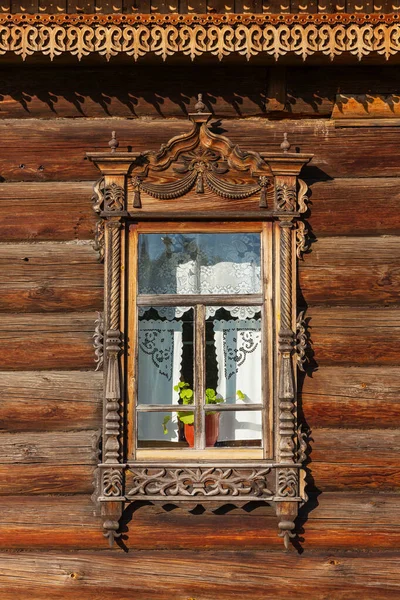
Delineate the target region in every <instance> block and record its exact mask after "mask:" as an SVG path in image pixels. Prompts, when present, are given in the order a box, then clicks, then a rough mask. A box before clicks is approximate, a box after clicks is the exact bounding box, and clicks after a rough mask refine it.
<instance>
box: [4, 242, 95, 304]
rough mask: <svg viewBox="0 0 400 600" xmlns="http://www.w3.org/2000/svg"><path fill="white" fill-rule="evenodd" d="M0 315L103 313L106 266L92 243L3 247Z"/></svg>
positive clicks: (11, 245) (12, 245)
mask: <svg viewBox="0 0 400 600" xmlns="http://www.w3.org/2000/svg"><path fill="white" fill-rule="evenodd" d="M0 268H1V270H2V282H1V285H0V311H1V310H11V311H13V312H17V311H18V312H25V311H27V312H35V311H47V310H48V311H60V312H61V311H63V310H69V311H73V310H81V311H83V310H91V309H94V310H96V309H97V310H101V309H102V307H103V278H104V275H103V272H104V270H103V266H102V265H101V264H99V262H98V255H97V253H96V252H95V251H94V250H93V244H92V243H91V242H84V241H78V242H72V243H71V242H70V243H65V244H59V243H57V244H50V243H36V244H0Z"/></svg>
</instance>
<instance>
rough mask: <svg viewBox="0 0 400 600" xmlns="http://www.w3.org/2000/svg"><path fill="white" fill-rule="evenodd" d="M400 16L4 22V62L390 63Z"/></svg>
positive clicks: (0, 27) (0, 39) (25, 18)
mask: <svg viewBox="0 0 400 600" xmlns="http://www.w3.org/2000/svg"><path fill="white" fill-rule="evenodd" d="M399 23H400V16H399V15H397V14H389V15H384V14H379V15H378V14H373V15H358V14H352V15H346V14H343V15H342V14H319V15H309V14H304V15H303V14H301V15H282V14H281V15H251V14H249V15H247V14H246V15H243V14H242V15H239V14H225V15H194V14H193V15H180V14H170V15H158V14H157V15H143V14H140V15H137V14H136V15H135V14H133V15H122V14H114V15H67V14H65V15H26V14H18V15H12V14H7V15H1V16H0V54H5V53H6V52H13V53H14V54H16V55H19V56H21V57H22V59H23V60H25V59H26V58H27V57H28V56H31V55H33V54H43V55H46V56H49V57H50V59H51V60H53V59H54V58H55V57H56V56H59V55H61V54H70V55H72V56H76V57H77V58H78V59H79V60H81V59H82V58H83V57H85V56H88V55H90V54H99V55H101V56H105V58H106V59H107V60H109V59H110V58H111V57H113V56H117V55H119V54H124V55H127V56H131V57H132V58H133V60H135V61H136V60H138V59H139V58H141V57H143V56H145V55H147V54H154V55H157V56H161V57H162V59H163V60H166V59H167V58H168V57H169V56H172V55H174V54H176V53H181V54H184V55H186V56H189V57H190V58H191V59H192V60H194V59H195V58H196V57H199V56H201V55H203V54H211V55H215V56H217V57H218V59H219V60H222V59H223V58H224V57H225V56H228V55H231V54H238V55H242V56H245V57H246V58H247V59H248V60H249V59H250V58H251V57H253V56H256V55H258V54H264V55H265V56H270V57H273V58H275V60H278V59H279V58H281V57H283V56H285V55H287V54H289V55H298V56H301V57H302V58H303V60H306V59H307V58H308V57H310V56H312V55H314V54H317V55H322V56H328V57H329V58H330V59H331V60H333V59H334V58H335V57H337V56H340V55H342V54H344V53H349V54H351V55H354V56H357V58H358V59H359V60H361V59H362V58H364V57H366V56H368V55H370V54H376V55H380V56H382V57H384V58H385V59H386V60H387V59H389V58H390V56H393V55H395V54H397V53H398V52H399V51H400V35H399Z"/></svg>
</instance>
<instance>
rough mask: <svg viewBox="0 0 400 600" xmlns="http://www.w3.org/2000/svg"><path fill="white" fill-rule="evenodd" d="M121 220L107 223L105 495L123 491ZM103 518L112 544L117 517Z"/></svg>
mask: <svg viewBox="0 0 400 600" xmlns="http://www.w3.org/2000/svg"><path fill="white" fill-rule="evenodd" d="M120 270H121V224H120V222H119V221H108V222H107V223H106V282H107V290H106V332H105V364H106V368H105V399H104V401H105V407H104V452H103V465H108V464H109V465H110V468H104V467H103V468H102V496H103V497H110V496H112V497H115V496H121V495H122V474H121V471H120V469H119V468H118V466H117V468H115V467H116V465H118V462H119V460H120V455H121V448H120V427H121V417H120V411H121V386H120V365H119V354H120V352H121V331H120V301H121V298H120V289H121V280H120V279H121V273H120ZM117 506H118V505H117ZM118 516H119V515H118V514H116V518H108V519H107V520H105V521H104V523H103V527H104V529H105V534H104V535H105V537H107V538H108V540H109V543H110V546H112V544H113V542H114V539H115V538H116V537H119V536H120V534H119V533H117V529H118V526H117V525H118V518H117V517H118Z"/></svg>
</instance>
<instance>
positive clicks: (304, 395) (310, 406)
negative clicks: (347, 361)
mask: <svg viewBox="0 0 400 600" xmlns="http://www.w3.org/2000/svg"><path fill="white" fill-rule="evenodd" d="M299 396H300V402H301V406H302V411H303V413H304V417H305V419H306V421H307V423H309V425H310V426H311V428H313V427H346V428H352V427H353V428H355V427H361V428H382V429H386V428H391V427H397V426H398V424H399V423H400V404H399V401H398V400H399V397H400V368H399V367H397V366H390V367H375V366H370V367H340V366H339V367H332V366H324V367H323V368H321V369H318V370H316V371H315V372H314V373H313V374H312V377H305V379H304V383H303V385H302V389H301V391H300V394H299Z"/></svg>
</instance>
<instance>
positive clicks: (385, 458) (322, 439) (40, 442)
mask: <svg viewBox="0 0 400 600" xmlns="http://www.w3.org/2000/svg"><path fill="white" fill-rule="evenodd" d="M97 434H98V432H97V431H90V430H87V431H79V432H74V431H69V432H57V433H53V432H33V433H32V432H31V433H29V436H27V435H26V434H25V433H23V432H22V433H1V434H0V448H1V458H0V465H1V466H0V472H1V473H2V475H3V477H2V479H3V480H2V481H1V482H0V494H3V495H4V494H11V493H21V494H31V493H34V494H36V493H43V492H46V493H53V494H56V493H64V494H66V493H70V492H69V490H70V485H71V486H72V488H73V489H74V490H75V492H76V491H77V490H79V492H80V493H87V491H88V489H90V480H88V481H86V482H83V485H82V479H80V476H81V475H82V473H85V472H86V473H89V472H90V466H91V465H95V464H96V461H97V437H98V436H97ZM310 448H311V453H310V460H309V465H308V470H309V474H310V477H312V480H311V479H310V480H309V481H310V490H325V491H328V490H339V489H348V490H350V489H362V488H365V489H379V490H382V491H384V490H394V489H396V488H397V486H398V485H399V484H400V459H399V453H400V433H399V431H398V430H377V429H370V430H368V431H364V430H357V429H346V430H344V429H317V428H315V429H313V432H312V440H311V444H310ZM64 465H67V468H66V469H65V471H64ZM24 468H25V469H26V473H25V471H24ZM15 469H17V470H19V471H21V472H23V473H24V477H23V478H22V481H18V482H17V486H16V487H17V489H14V486H13V477H14V473H15ZM75 471H76V472H77V473H78V477H77V478H76V480H75V476H74V474H75ZM333 473H334V476H333ZM35 477H36V480H35V481H34V478H35ZM47 477H48V478H49V479H46V478H47ZM129 480H130V476H129V475H128V476H127V481H128V484H127V485H128V487H129ZM32 485H33V487H32ZM80 486H82V487H80Z"/></svg>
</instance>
